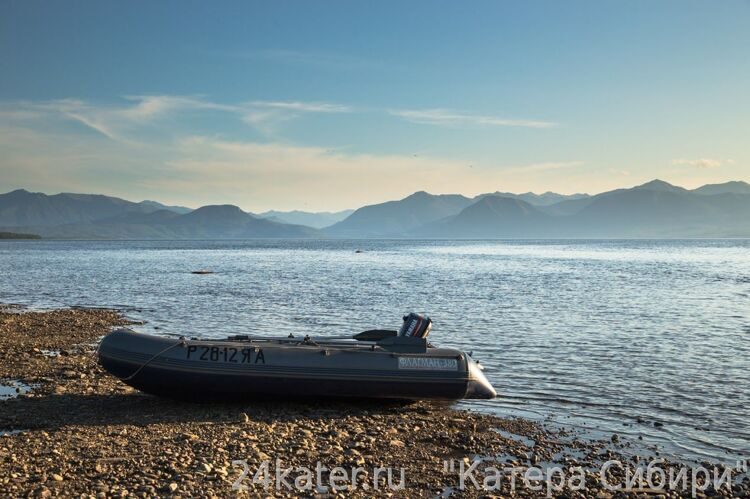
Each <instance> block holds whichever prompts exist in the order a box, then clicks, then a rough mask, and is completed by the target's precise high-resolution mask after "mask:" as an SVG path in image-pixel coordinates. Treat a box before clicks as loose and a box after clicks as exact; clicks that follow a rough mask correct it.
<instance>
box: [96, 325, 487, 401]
mask: <svg viewBox="0 0 750 499" xmlns="http://www.w3.org/2000/svg"><path fill="white" fill-rule="evenodd" d="M430 329H431V321H430V319H429V318H427V317H424V316H422V315H419V314H409V315H408V316H406V317H404V323H403V326H402V328H401V330H400V331H389V330H370V331H364V332H362V333H359V334H357V335H354V336H350V337H310V336H301V337H295V336H293V335H290V336H289V337H287V338H273V337H255V336H247V335H237V336H231V337H228V338H226V339H219V340H206V339H195V338H193V339H188V338H185V337H180V338H168V337H161V336H154V335H148V334H142V333H137V332H134V331H131V330H128V329H118V330H116V331H114V332H112V333H110V334H109V335H107V336H105V337H104V338H103V339H102V341H101V343H100V344H99V348H98V356H99V363H100V364H101V365H102V367H104V369H105V370H107V371H108V372H109V373H111V374H112V375H114V376H116V377H118V378H119V379H121V380H122V381H123V382H125V383H127V384H128V385H130V386H132V387H134V388H136V389H138V390H141V391H143V392H146V393H150V394H154V395H159V396H166V397H172V398H181V399H192V400H242V399H251V398H254V397H278V398H288V399H291V398H311V397H312V398H320V397H337V398H380V399H407V400H420V399H427V400H458V399H491V398H494V397H495V396H496V393H495V390H494V388H493V387H492V385H491V384H490V383H489V382H488V381H487V378H486V377H485V376H484V374H483V373H482V367H481V366H480V364H479V363H478V362H477V361H475V360H474V359H473V358H472V357H471V356H470V355H467V354H465V353H463V352H461V351H459V350H455V349H452V348H438V347H435V346H433V345H431V344H429V343H428V342H427V339H426V337H427V335H428V334H429V332H430Z"/></svg>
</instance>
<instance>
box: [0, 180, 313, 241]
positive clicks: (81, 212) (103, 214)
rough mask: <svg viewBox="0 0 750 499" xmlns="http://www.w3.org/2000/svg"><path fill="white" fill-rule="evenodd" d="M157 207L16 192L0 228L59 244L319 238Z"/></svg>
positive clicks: (222, 209) (227, 213)
mask: <svg viewBox="0 0 750 499" xmlns="http://www.w3.org/2000/svg"><path fill="white" fill-rule="evenodd" d="M163 206H164V205H162V204H161V203H157V202H153V201H147V202H142V203H133V202H131V201H125V200H123V199H119V198H113V197H108V196H101V195H91V194H67V193H65V194H56V195H53V196H48V195H46V194H41V193H30V192H27V191H24V190H17V191H13V192H9V193H7V194H2V195H0V228H2V229H3V230H5V229H8V231H10V232H29V233H34V234H40V235H42V236H43V237H46V238H64V239H79V238H80V239H186V238H198V239H203V238H211V239H231V238H238V239H244V238H254V237H279V238H288V237H294V238H296V237H320V233H319V232H318V231H317V230H315V229H312V228H310V227H304V226H300V225H290V224H282V223H277V222H273V221H270V220H264V219H260V218H257V217H254V216H253V215H250V214H249V213H245V212H243V211H242V210H240V209H239V208H238V207H236V206H230V205H224V206H204V207H202V208H198V209H197V210H190V209H188V208H182V207H166V208H162V207H163ZM185 210H187V212H185ZM180 212H183V213H182V214H181V213H180Z"/></svg>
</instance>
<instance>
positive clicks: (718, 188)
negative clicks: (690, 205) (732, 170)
mask: <svg viewBox="0 0 750 499" xmlns="http://www.w3.org/2000/svg"><path fill="white" fill-rule="evenodd" d="M693 192H696V193H698V194H704V195H708V196H710V195H713V194H750V184H748V183H747V182H742V181H733V182H725V183H723V184H708V185H704V186H703V187H698V188H697V189H693Z"/></svg>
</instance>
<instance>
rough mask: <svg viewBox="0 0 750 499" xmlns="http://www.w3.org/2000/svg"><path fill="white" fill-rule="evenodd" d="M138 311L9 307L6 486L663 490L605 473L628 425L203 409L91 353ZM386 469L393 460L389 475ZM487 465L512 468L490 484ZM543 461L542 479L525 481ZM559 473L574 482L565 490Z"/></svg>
mask: <svg viewBox="0 0 750 499" xmlns="http://www.w3.org/2000/svg"><path fill="white" fill-rule="evenodd" d="M127 322H128V321H127V320H126V319H125V318H124V317H123V316H122V315H120V314H119V313H117V312H115V311H111V310H56V311H49V312H29V311H24V310H19V309H12V308H5V309H0V384H2V385H3V386H4V392H10V393H6V396H5V397H4V399H3V400H0V435H2V436H0V496H2V497H28V496H31V497H57V496H59V497H130V496H136V497H235V496H241V497H306V496H309V497H372V496H394V497H493V496H496V497H501V496H502V497H507V496H508V495H509V494H511V492H514V494H515V495H516V496H520V497H544V496H546V495H547V493H548V488H549V487H550V485H549V484H548V483H547V481H546V477H547V474H548V473H549V470H550V469H552V470H555V469H559V470H560V472H559V473H558V476H557V478H558V480H557V482H555V480H554V478H555V477H554V473H553V482H552V487H554V488H552V489H549V492H550V495H553V496H565V497H602V498H606V497H627V496H633V497H635V496H639V495H643V494H646V493H647V492H648V491H647V490H646V489H653V488H652V487H650V485H653V483H652V484H648V482H646V481H645V478H647V477H645V476H644V477H643V478H644V480H636V482H634V483H635V484H638V485H639V486H640V489H639V490H638V491H637V492H632V493H624V492H622V491H613V490H608V489H607V488H606V487H605V485H606V484H605V483H602V475H601V474H600V469H601V466H602V464H603V463H605V462H607V461H613V460H614V461H617V462H619V463H621V465H620V466H610V469H609V470H608V471H607V472H606V473H605V475H604V478H606V481H607V484H610V485H614V484H618V485H622V484H624V482H625V477H626V473H627V472H629V471H632V470H635V469H637V467H638V465H639V462H638V461H637V458H635V457H633V456H632V455H630V454H628V457H626V454H627V452H625V451H626V450H627V446H628V444H627V442H620V441H619V438H618V437H617V436H612V438H611V439H610V440H608V441H606V442H591V441H583V440H579V439H578V438H576V436H575V435H574V434H571V433H569V432H566V431H564V430H554V431H553V430H549V429H545V428H543V427H542V426H540V425H538V424H536V423H533V422H530V421H526V420H522V419H503V418H498V417H493V416H488V415H483V414H478V413H475V412H469V411H458V410H454V409H451V408H450V407H449V406H447V405H439V404H426V403H416V404H383V403H344V402H331V401H321V402H320V403H291V402H289V403H279V402H271V401H261V402H253V403H246V404H210V405H199V404H190V403H184V402H175V401H171V400H165V399H159V398H156V397H152V396H148V395H144V394H141V393H139V392H136V391H134V390H133V389H131V388H129V387H127V386H126V385H124V384H123V383H121V382H120V381H118V380H117V379H115V378H113V377H111V376H109V375H107V374H106V373H105V372H104V371H102V369H101V368H100V367H99V366H98V365H97V363H96V358H95V355H94V354H95V345H96V342H97V341H98V339H99V338H100V337H101V336H102V335H104V334H106V333H107V332H108V331H109V330H110V329H111V328H112V327H113V326H117V325H123V324H127ZM473 463H479V464H478V465H477V466H476V467H475V472H473V473H471V476H473V477H474V478H475V479H476V480H477V482H478V484H479V485H480V487H479V488H477V487H476V486H474V485H473V483H472V482H471V481H469V482H468V484H465V487H464V488H463V490H462V489H461V488H460V472H461V469H462V467H463V469H464V471H466V470H468V469H469V468H470V466H471V465H472V464H473ZM678 466H679V464H678V463H667V464H665V465H664V468H665V469H669V468H670V467H671V468H672V469H677V467H678ZM336 467H341V468H342V470H340V471H336V470H334V468H336ZM379 467H382V468H390V470H391V475H390V478H391V483H390V486H389V483H388V478H389V475H388V472H387V471H386V470H385V469H383V470H378V469H377V468H379ZM578 467H581V470H580V471H578ZM644 467H645V464H644ZM289 468H291V471H290V472H288V473H287V474H285V472H286V470H287V469H289ZM492 468H494V469H497V470H500V471H503V470H504V471H503V473H504V476H503V477H502V479H501V480H494V481H492V480H491V481H490V482H486V481H485V482H483V480H486V479H487V477H488V474H487V473H486V470H487V469H492ZM532 468H533V469H539V470H541V471H540V473H541V476H540V477H537V476H536V474H534V475H530V476H526V475H525V473H527V470H529V469H532ZM358 470H359V471H358ZM402 470H403V474H402ZM511 470H514V471H511ZM308 471H310V472H311V473H310V474H308V475H306V473H307V472H308ZM243 472H246V476H244V475H243ZM342 472H343V473H345V474H346V479H343V478H342V475H341V473H342ZM279 473H281V475H279ZM490 474H491V473H490ZM511 475H514V477H515V480H514V482H515V483H514V484H513V483H512V480H511ZM336 476H338V477H339V479H338V480H334V478H335V477H336ZM560 477H562V478H563V480H564V483H565V485H566V487H562V488H561V489H558V488H556V487H557V484H559V478H560ZM575 477H580V478H582V480H583V482H584V486H585V488H580V489H578V488H577V487H576V486H577V485H580V484H578V482H576V481H575V480H574V479H575ZM254 478H255V480H254ZM305 478H307V479H306V480H305ZM402 478H403V482H402ZM490 478H491V477H490ZM527 478H528V480H526V479H527ZM264 479H265V480H264ZM295 479H297V482H296V483H295ZM691 480H692V478H691V476H690V473H688V482H686V484H687V485H688V489H687V490H682V491H672V492H670V491H669V490H668V489H664V490H650V492H651V493H652V494H659V495H661V496H662V497H678V496H680V497H681V496H686V497H690V496H691V495H692V492H691V485H692V484H691ZM355 481H356V484H355V485H353V483H354V482H355ZM345 483H346V484H348V487H346V488H345V489H344V488H342V489H341V490H338V491H336V490H334V487H333V486H334V485H341V486H342V487H343V484H345ZM498 483H500V484H501V486H500V488H499V490H490V489H492V488H493V487H496V486H497V484H498ZM287 484H289V485H291V488H290V489H288V488H287ZM657 484H658V483H657ZM233 485H234V487H233ZM698 485H699V486H698V489H701V490H698V492H697V493H696V496H709V495H722V496H732V495H733V496H736V497H747V496H748V495H750V483H749V482H748V480H747V479H744V481H742V480H735V481H733V488H732V491H731V492H730V491H729V490H728V489H720V490H715V489H714V488H713V487H706V486H703V484H702V483H699V484H698ZM401 486H402V487H401ZM483 486H484V487H483ZM570 486H572V487H570ZM537 487H539V488H537ZM238 488H239V489H245V490H238ZM657 489H658V487H657ZM657 497H658V495H657Z"/></svg>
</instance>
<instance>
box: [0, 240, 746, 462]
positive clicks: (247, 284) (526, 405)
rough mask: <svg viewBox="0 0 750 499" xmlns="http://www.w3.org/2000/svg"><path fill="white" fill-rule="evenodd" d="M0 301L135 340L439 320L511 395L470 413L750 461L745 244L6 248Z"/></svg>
mask: <svg viewBox="0 0 750 499" xmlns="http://www.w3.org/2000/svg"><path fill="white" fill-rule="evenodd" d="M357 249H361V250H364V252H363V253H355V250H357ZM198 269H211V270H213V271H214V272H215V273H214V274H211V275H193V274H191V273H190V271H192V270H198ZM0 302H3V303H20V304H25V305H28V306H31V307H41V308H45V307H49V308H54V307H60V306H72V305H82V306H100V307H121V308H124V309H125V310H126V312H127V314H128V315H129V316H130V317H132V318H134V319H141V320H144V321H147V324H145V325H144V326H137V329H140V330H144V331H148V332H152V333H157V334H162V333H170V334H186V335H190V336H204V337H224V336H226V335H228V334H236V333H257V334H268V335H281V336H286V335H288V334H289V333H290V332H291V333H294V334H311V335H329V334H336V335H339V334H342V333H356V332H359V331H361V330H364V329H369V328H373V327H387V328H394V329H395V328H397V327H398V326H399V324H400V320H401V315H402V314H403V313H405V312H408V311H412V310H415V311H422V312H427V313H428V314H430V315H431V316H432V317H433V319H434V329H433V332H432V335H431V336H430V339H431V340H432V341H433V342H434V343H436V344H441V345H446V346H456V347H460V348H462V349H464V350H466V351H472V352H473V354H474V356H475V357H476V358H477V359H479V360H480V361H481V362H482V363H483V364H484V365H485V367H486V374H487V376H488V378H489V379H490V381H491V382H492V383H493V384H494V386H495V387H496V388H497V390H498V392H499V393H500V397H499V398H498V399H497V400H494V401H491V402H486V403H464V404H463V405H465V406H467V407H470V408H472V409H475V410H482V411H489V412H494V413H498V414H502V415H507V414H516V415H522V416H526V417H531V418H538V419H548V420H551V421H553V422H557V423H561V424H564V425H579V426H583V425H586V427H587V428H590V429H593V430H596V432H599V433H600V434H602V433H601V432H604V433H603V434H606V435H609V434H610V433H612V432H617V433H619V434H626V435H628V436H629V437H630V438H631V439H632V440H636V438H637V436H638V435H643V436H644V442H645V443H646V444H647V445H650V444H657V445H659V446H660V450H663V451H664V454H667V455H673V456H679V457H683V458H687V459H702V458H709V459H715V460H722V461H726V462H729V463H734V460H735V459H736V458H737V457H744V458H746V457H747V456H748V455H750V431H749V430H748V429H747V421H748V420H750V375H748V372H750V241H748V240H716V241H712V240H698V241H226V242H208V241H179V242H177V241H176V242H163V241H160V242H62V241H57V242H52V241H50V242H47V241H42V242H39V241H35V242H27V241H24V242H21V241H3V242H0ZM639 418H641V419H642V422H638V419H639ZM654 422H657V423H661V424H663V426H661V427H655V426H654V424H653V423H654ZM624 423H628V424H629V426H625V425H624Z"/></svg>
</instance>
